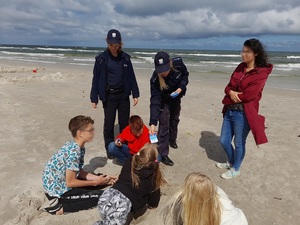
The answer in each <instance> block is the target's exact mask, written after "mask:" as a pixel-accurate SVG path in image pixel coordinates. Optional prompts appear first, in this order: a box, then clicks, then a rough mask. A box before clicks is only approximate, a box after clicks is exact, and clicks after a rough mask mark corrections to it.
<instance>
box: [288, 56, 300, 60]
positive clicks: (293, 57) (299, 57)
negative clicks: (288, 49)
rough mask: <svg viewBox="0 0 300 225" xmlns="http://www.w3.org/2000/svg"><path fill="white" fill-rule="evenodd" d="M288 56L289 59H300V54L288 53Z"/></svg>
mask: <svg viewBox="0 0 300 225" xmlns="http://www.w3.org/2000/svg"><path fill="white" fill-rule="evenodd" d="M287 58H288V59H300V56H299V55H297V56H296V55H288V56H287Z"/></svg>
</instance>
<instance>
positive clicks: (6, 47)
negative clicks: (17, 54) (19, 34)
mask: <svg viewBox="0 0 300 225" xmlns="http://www.w3.org/2000/svg"><path fill="white" fill-rule="evenodd" d="M15 48H16V47H9V46H0V49H15Z"/></svg>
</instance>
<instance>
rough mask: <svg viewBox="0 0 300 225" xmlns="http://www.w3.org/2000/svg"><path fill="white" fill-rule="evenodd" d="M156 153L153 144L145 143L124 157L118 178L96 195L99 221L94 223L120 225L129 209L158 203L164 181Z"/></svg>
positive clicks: (124, 221) (98, 224)
mask: <svg viewBox="0 0 300 225" xmlns="http://www.w3.org/2000/svg"><path fill="white" fill-rule="evenodd" d="M157 157H158V152H157V148H156V146H155V145H152V144H146V145H145V146H144V147H143V148H142V149H141V150H140V151H139V152H138V153H137V154H135V155H133V156H129V157H128V159H127V160H126V161H125V164H124V166H123V168H122V170H121V174H120V176H119V179H118V181H117V182H116V183H115V184H114V185H113V186H112V187H111V188H109V189H107V190H106V191H104V193H103V194H102V195H101V197H100V198H99V202H98V208H99V211H100V216H101V217H102V221H98V222H96V223H95V225H111V224H118V225H122V224H125V223H126V220H127V216H128V214H129V213H130V212H132V213H136V212H138V211H139V210H141V209H143V208H144V207H145V206H148V208H155V207H157V206H158V203H159V200H160V186H161V185H163V184H165V183H166V181H165V179H164V178H163V175H162V173H161V171H160V168H159V163H158V161H157Z"/></svg>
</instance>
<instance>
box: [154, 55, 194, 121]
mask: <svg viewBox="0 0 300 225" xmlns="http://www.w3.org/2000/svg"><path fill="white" fill-rule="evenodd" d="M172 65H173V68H174V70H173V69H172V70H171V71H170V73H169V75H168V76H167V77H165V82H166V84H167V85H168V87H169V88H168V89H167V90H163V91H162V90H161V89H160V84H159V78H158V74H157V73H156V72H155V71H154V72H153V75H152V78H151V80H150V86H151V98H150V125H155V126H156V125H157V122H158V120H159V115H160V111H161V109H163V107H164V104H172V101H174V100H176V99H177V98H182V97H183V96H184V95H185V93H186V86H187V84H188V83H189V79H188V76H189V72H188V71H187V68H186V66H185V65H184V63H183V61H182V58H181V57H177V58H173V59H172ZM178 88H181V90H182V92H181V93H180V95H179V96H177V97H176V98H175V99H173V98H171V97H170V94H171V93H172V92H174V91H176V90H177V89H178Z"/></svg>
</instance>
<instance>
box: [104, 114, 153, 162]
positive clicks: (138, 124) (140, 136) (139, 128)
mask: <svg viewBox="0 0 300 225" xmlns="http://www.w3.org/2000/svg"><path fill="white" fill-rule="evenodd" d="M147 143H150V138H149V130H148V128H147V127H146V126H145V124H144V122H143V120H142V119H141V117H139V116H137V115H134V116H131V117H130V118H129V125H128V126H127V127H126V128H125V129H124V130H123V131H122V133H121V134H119V135H118V136H117V138H116V140H115V141H114V142H111V143H110V144H109V145H108V152H109V154H110V155H111V156H113V157H115V159H116V160H117V161H118V163H120V164H124V162H125V161H126V159H127V158H128V157H129V156H130V155H135V154H136V153H137V152H138V151H139V150H140V149H141V148H142V147H143V146H144V145H145V144H147Z"/></svg>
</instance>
